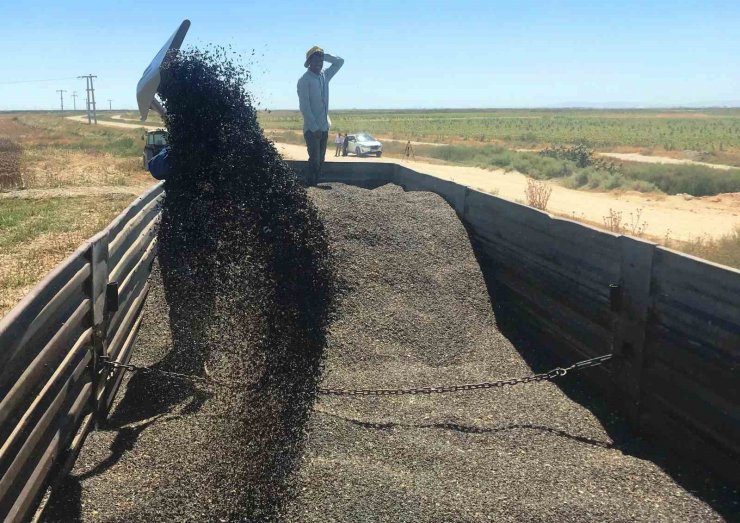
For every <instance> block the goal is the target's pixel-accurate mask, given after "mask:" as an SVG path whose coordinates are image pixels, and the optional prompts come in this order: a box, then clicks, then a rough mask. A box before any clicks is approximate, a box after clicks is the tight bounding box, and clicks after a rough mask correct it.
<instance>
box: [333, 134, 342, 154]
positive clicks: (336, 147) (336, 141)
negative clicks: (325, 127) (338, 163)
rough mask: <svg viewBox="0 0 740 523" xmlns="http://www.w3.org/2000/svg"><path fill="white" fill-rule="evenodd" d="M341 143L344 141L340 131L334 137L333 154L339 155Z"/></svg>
mask: <svg viewBox="0 0 740 523" xmlns="http://www.w3.org/2000/svg"><path fill="white" fill-rule="evenodd" d="M342 143H344V138H342V133H337V136H336V137H335V138H334V156H339V153H340V152H341V150H342Z"/></svg>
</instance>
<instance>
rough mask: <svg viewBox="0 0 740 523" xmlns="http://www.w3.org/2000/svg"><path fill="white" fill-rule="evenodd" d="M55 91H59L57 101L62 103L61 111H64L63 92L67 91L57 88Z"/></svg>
mask: <svg viewBox="0 0 740 523" xmlns="http://www.w3.org/2000/svg"><path fill="white" fill-rule="evenodd" d="M57 92H58V93H59V103H61V104H62V112H64V93H66V92H67V91H65V90H64V89H57Z"/></svg>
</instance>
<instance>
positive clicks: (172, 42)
mask: <svg viewBox="0 0 740 523" xmlns="http://www.w3.org/2000/svg"><path fill="white" fill-rule="evenodd" d="M189 28H190V20H183V21H182V23H181V24H180V27H178V28H177V31H175V32H174V33H172V36H170V38H169V39H168V40H167V42H165V44H164V46H163V47H162V49H160V50H159V52H158V53H157V55H156V56H155V57H154V60H152V63H150V64H149V67H147V68H146V70H145V71H144V74H143V75H141V80H139V83H138V84H137V85H136V101H137V103H138V105H139V114H140V115H141V121H142V122H143V121H146V118H147V116H149V110H150V109H153V110H154V111H156V112H157V113H159V114H160V115H163V114H164V107H162V104H161V103H160V102H159V100H157V99H156V98H155V95H156V94H157V89H159V81H160V79H161V76H160V71H161V67H162V62H163V61H164V58H165V56H167V53H168V52H169V51H171V50H173V49H180V46H181V45H182V41H183V40H184V39H185V34H187V32H188V29H189Z"/></svg>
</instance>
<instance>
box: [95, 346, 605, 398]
mask: <svg viewBox="0 0 740 523" xmlns="http://www.w3.org/2000/svg"><path fill="white" fill-rule="evenodd" d="M610 359H612V355H611V354H605V355H603V356H597V357H595V358H590V359H587V360H583V361H579V362H577V363H574V364H573V365H571V366H570V367H565V368H563V367H557V368H554V369H552V370H551V371H549V372H543V373H540V374H534V375H532V376H525V377H523V378H511V379H508V380H499V381H485V382H482V383H466V384H462V385H442V386H438V387H414V388H408V389H327V388H321V387H319V388H318V389H317V392H318V393H319V394H324V395H330V396H402V395H415V394H443V393H447V392H461V391H471V390H482V389H494V388H500V387H506V386H513V385H520V384H522V383H533V382H538V381H552V380H554V379H556V378H560V377H563V376H565V375H566V374H568V373H569V372H574V371H579V370H583V369H588V368H590V367H596V366H598V365H602V364H604V363H606V362H607V361H609V360H610ZM103 364H104V365H107V366H108V367H111V368H114V369H123V370H124V371H127V372H133V373H135V372H153V373H157V374H162V375H165V376H171V377H174V378H178V379H184V380H191V381H200V382H206V383H214V384H220V385H226V386H229V387H241V388H243V387H245V383H243V382H236V381H219V380H215V379H213V378H211V377H210V376H209V377H203V376H193V375H190V374H181V373H179V372H170V371H164V370H159V369H153V368H151V367H139V366H137V365H130V364H129V365H125V364H123V363H119V362H117V361H111V360H110V359H108V358H107V357H104V358H103Z"/></svg>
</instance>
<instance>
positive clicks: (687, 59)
mask: <svg viewBox="0 0 740 523" xmlns="http://www.w3.org/2000/svg"><path fill="white" fill-rule="evenodd" d="M4 4H5V5H4V6H3V21H2V26H1V27H2V29H1V30H0V49H2V50H3V51H2V53H1V54H0V110H9V109H55V108H58V107H59V94H58V93H56V92H55V90H56V89H66V90H67V91H68V92H67V93H66V95H65V97H66V99H65V107H67V106H69V107H71V106H72V99H71V97H70V95H71V93H72V91H75V90H76V91H77V92H78V94H80V95H82V96H84V87H85V84H84V80H76V79H74V78H71V77H75V76H77V75H81V74H88V73H92V74H96V75H97V76H98V79H97V81H96V84H95V87H96V95H97V99H98V104H99V107H102V106H104V107H107V105H108V104H107V101H106V100H107V99H109V98H110V99H112V100H113V108H114V109H117V108H118V109H120V108H134V107H135V87H136V83H137V81H138V79H139V77H140V75H141V73H142V71H143V70H144V68H145V67H146V65H147V64H148V63H149V61H150V60H151V58H152V57H153V56H154V54H155V53H156V51H157V50H158V49H159V48H160V47H161V46H162V44H163V43H164V41H165V40H166V39H167V37H169V35H170V34H171V33H172V32H173V31H174V29H175V28H176V27H177V25H178V24H179V22H180V21H181V20H182V19H183V18H189V19H190V20H191V22H192V26H191V28H190V32H189V34H188V36H187V37H186V40H185V45H186V46H187V45H203V44H207V43H217V44H230V45H232V46H233V48H234V49H236V50H237V51H242V52H244V53H245V54H247V55H251V52H252V50H253V49H254V51H255V55H254V57H252V58H251V60H252V64H251V69H252V72H253V80H252V85H251V86H250V87H251V90H252V91H253V93H254V95H255V98H256V99H257V101H258V102H259V104H260V107H262V108H268V109H295V108H297V97H296V93H295V84H296V81H297V79H298V77H299V76H300V75H301V74H302V73H303V71H304V69H303V59H304V54H305V51H306V50H307V49H308V48H309V47H311V46H312V45H314V44H318V45H321V46H322V47H324V48H325V49H326V50H327V52H332V53H334V54H337V55H339V56H342V57H343V58H345V60H346V63H345V66H344V69H343V70H342V71H341V72H340V73H339V74H338V75H337V76H336V77H335V78H334V80H333V81H332V91H331V96H332V98H331V102H332V103H331V105H332V108H333V109H349V108H434V107H543V106H553V105H557V104H567V103H571V102H579V103H614V102H618V103H624V102H626V103H630V104H636V105H642V106H651V105H682V104H704V103H716V102H724V101H738V100H740V63H739V62H740V2H738V1H737V0H734V1H704V2H698V1H697V2H688V1H681V0H673V1H670V2H668V1H652V2H648V1H629V0H622V1H614V2H611V1H608V2H602V1H598V0H588V1H539V2H535V1H512V0H510V1H507V2H497V1H466V0H458V1H449V2H443V1H426V2H423V1H416V0H406V1H399V0H392V1H386V0H360V1H353V2H344V1H340V2H320V3H319V4H318V5H320V6H321V8H320V9H318V10H317V9H316V7H314V6H315V5H316V3H313V4H312V3H309V2H284V1H281V0H272V1H259V2H252V1H239V2H223V1H215V0H213V1H210V2H204V1H200V2H190V1H185V0H180V1H174V2H173V1H168V0H155V1H152V2H143V3H142V2H130V1H126V2H123V1H107V2H106V1H98V2H88V1H85V0H82V1H77V2H59V1H58V0H55V1H38V2H11V1H8V2H5V3H4ZM49 79H54V80H55V81H43V82H42V81H39V80H49ZM11 82H22V83H11ZM79 100H81V98H78V101H79ZM79 107H80V105H79V104H78V108H79Z"/></svg>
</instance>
